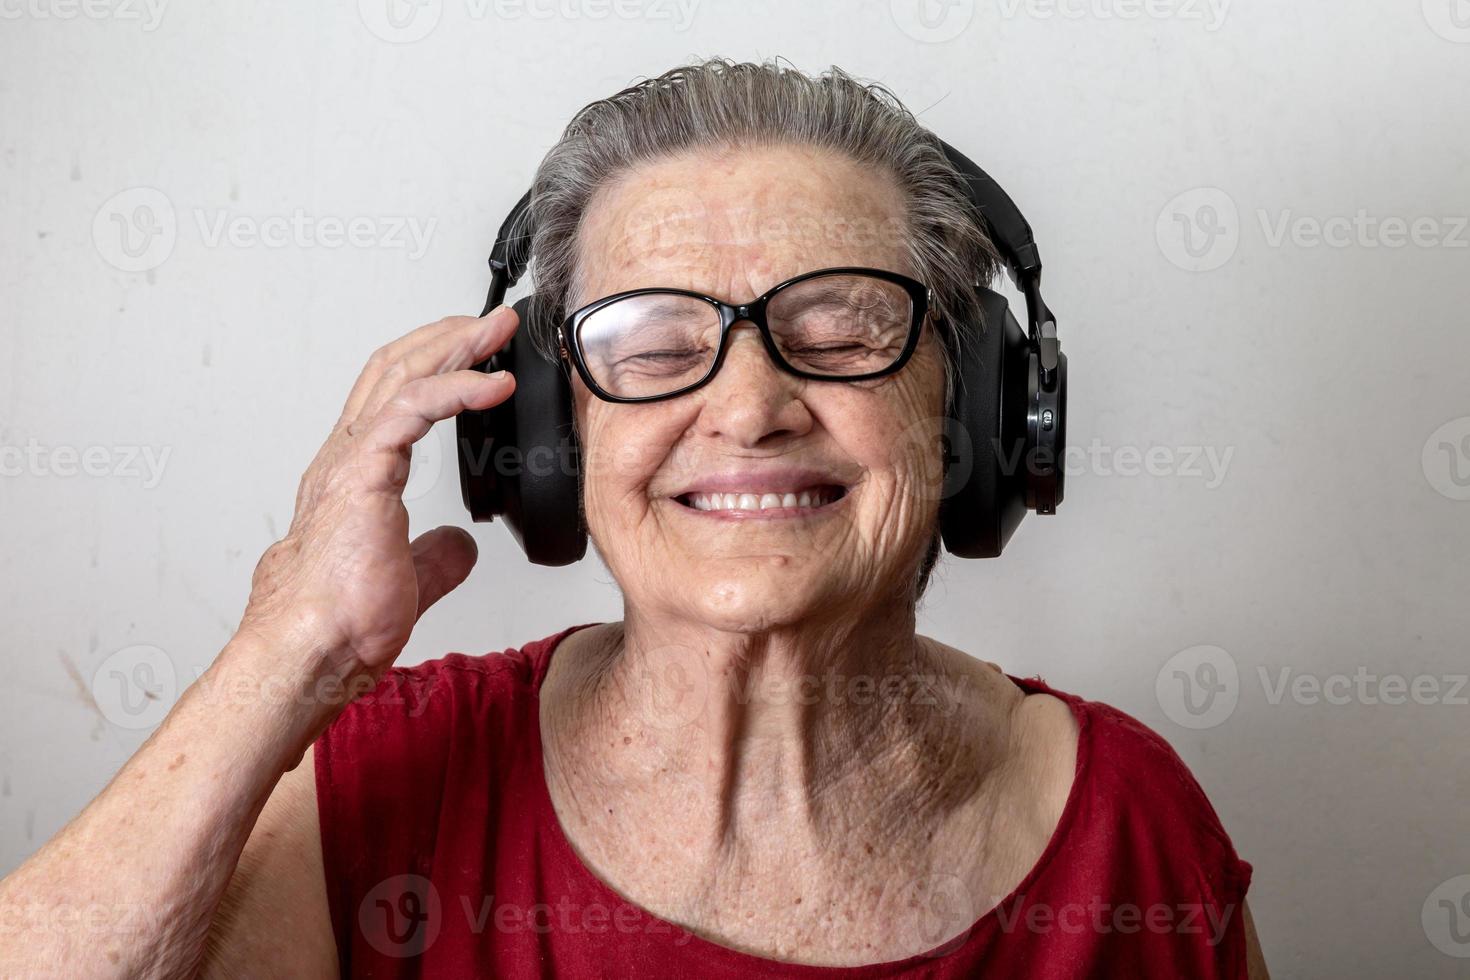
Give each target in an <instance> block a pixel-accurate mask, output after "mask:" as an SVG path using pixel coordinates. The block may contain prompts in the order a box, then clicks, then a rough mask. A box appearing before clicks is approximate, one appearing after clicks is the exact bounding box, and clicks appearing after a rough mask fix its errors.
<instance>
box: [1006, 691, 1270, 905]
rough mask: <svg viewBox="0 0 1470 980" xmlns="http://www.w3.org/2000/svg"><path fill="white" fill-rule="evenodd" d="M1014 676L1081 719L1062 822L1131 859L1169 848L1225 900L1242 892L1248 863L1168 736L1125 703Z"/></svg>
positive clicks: (1170, 855)
mask: <svg viewBox="0 0 1470 980" xmlns="http://www.w3.org/2000/svg"><path fill="white" fill-rule="evenodd" d="M1011 680H1012V681H1013V682H1014V683H1016V685H1017V686H1018V687H1020V688H1021V689H1022V690H1023V691H1024V692H1026V693H1027V694H1028V695H1033V694H1043V695H1050V696H1051V697H1053V698H1056V699H1058V700H1059V701H1061V702H1062V703H1064V704H1065V705H1066V706H1067V707H1068V708H1069V709H1070V710H1071V712H1072V715H1073V717H1074V718H1075V719H1076V722H1077V728H1078V735H1077V756H1076V774H1075V779H1074V788H1073V792H1072V794H1071V797H1070V798H1069V801H1068V807H1067V814H1066V817H1064V820H1065V819H1067V818H1071V819H1076V820H1080V819H1084V818H1085V819H1086V820H1087V821H1088V822H1089V823H1090V824H1091V827H1090V829H1091V830H1093V831H1094V832H1103V833H1105V835H1106V837H1105V840H1106V844H1107V846H1108V847H1109V848H1110V849H1113V850H1115V851H1117V852H1118V853H1121V854H1124V855H1126V856H1128V857H1127V859H1128V860H1138V859H1140V858H1142V856H1143V854H1144V853H1146V852H1152V853H1155V854H1157V853H1159V852H1160V851H1161V850H1163V851H1167V854H1168V862H1170V863H1172V864H1175V865H1178V866H1181V869H1180V870H1182V871H1183V873H1184V874H1188V873H1189V870H1190V868H1189V866H1192V870H1197V871H1199V872H1200V873H1201V876H1202V878H1203V880H1204V881H1205V882H1206V883H1207V884H1208V885H1209V887H1210V890H1211V891H1212V892H1213V893H1214V897H1216V898H1218V899H1219V900H1221V901H1225V902H1230V901H1233V900H1236V899H1238V898H1240V897H1243V896H1244V894H1245V890H1246V888H1247V887H1248V885H1249V883H1250V876H1251V866H1250V864H1249V863H1248V862H1246V861H1243V860H1241V858H1240V857H1239V855H1238V854H1237V853H1236V850H1235V845H1234V843H1233V842H1232V841H1231V838H1230V835H1229V834H1228V833H1227V832H1226V830H1225V826H1224V824H1223V823H1222V821H1221V820H1220V816H1219V814H1218V812H1217V811H1216V809H1215V807H1214V805H1213V804H1212V803H1211V802H1210V799H1209V797H1208V795H1207V794H1206V793H1205V791H1204V788H1203V786H1201V784H1200V782H1199V780H1198V778H1196V776H1195V774H1194V773H1193V772H1192V771H1191V770H1190V768H1189V766H1188V765H1187V764H1186V763H1185V762H1184V760H1183V758H1181V757H1180V755H1179V753H1178V751H1177V750H1176V749H1175V748H1174V746H1173V745H1172V744H1171V743H1170V742H1169V740H1168V739H1167V738H1165V737H1164V735H1162V734H1161V733H1159V732H1158V731H1156V730H1155V729H1153V728H1151V727H1149V726H1148V725H1147V724H1145V723H1144V722H1142V721H1140V720H1139V719H1138V718H1136V717H1135V716H1133V715H1131V714H1129V713H1128V712H1126V711H1124V710H1122V709H1121V708H1118V707H1115V706H1113V705H1111V704H1108V703H1106V702H1103V701H1095V700H1090V699H1088V698H1084V697H1082V696H1080V695H1077V694H1073V693H1071V692H1068V691H1063V690H1058V689H1056V688H1053V687H1051V686H1050V685H1049V684H1048V683H1046V682H1045V681H1044V680H1042V679H1041V678H1039V677H1031V678H1018V677H1012V678H1011ZM1070 829H1071V830H1073V831H1078V832H1084V833H1085V832H1086V830H1087V829H1089V828H1083V827H1079V826H1074V827H1072V828H1070Z"/></svg>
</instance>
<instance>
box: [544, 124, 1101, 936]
mask: <svg viewBox="0 0 1470 980" xmlns="http://www.w3.org/2000/svg"><path fill="white" fill-rule="evenodd" d="M903 217H904V211H903V201H902V198H901V195H900V192H899V190H898V188H897V184H896V183H895V182H894V181H892V179H891V178H890V177H889V176H888V175H886V174H882V173H878V172H874V171H872V170H870V169H866V168H864V167H862V166H860V165H858V164H857V163H855V162H853V161H851V160H848V159H846V158H844V157H842V156H839V155H835V154H832V153H830V152H827V151H822V150H818V149H813V148H809V147H791V146H776V147H765V148H748V149H744V150H740V151H735V152H724V151H719V150H710V149H704V150H701V151H698V152H693V153H686V154H683V155H678V156H673V157H669V158H666V159H663V160H660V161H657V162H654V163H649V164H643V165H640V166H638V167H636V168H634V169H633V170H631V171H630V172H628V173H626V174H624V175H623V176H622V177H621V178H620V179H618V180H616V181H614V182H612V183H610V184H608V185H606V186H604V187H603V188H601V189H600V190H599V191H598V193H597V194H596V195H594V198H593V201H592V203H591V206H590V207H589V209H588V212H587V214H586V217H585V219H584V223H583V226H582V228H581V233H580V237H579V242H578V244H579V251H580V257H581V261H580V269H579V283H578V286H577V288H576V289H575V295H573V296H572V297H571V300H570V304H569V305H570V308H572V309H575V308H576V307H578V306H580V305H583V304H585V303H587V302H591V301H592V300H595V299H597V298H600V297H603V296H606V295H609V294H611V293H615V292H619V291H622V290H626V289H634V288H639V287H646V286H670V287H676V288H684V289H692V290H697V291H699V292H703V293H707V294H709V295H712V296H716V297H719V298H721V299H724V300H726V301H727V302H732V303H741V302H745V301H748V300H751V299H753V298H754V297H756V296H757V295H759V294H761V293H762V292H764V291H766V290H767V289H769V288H770V287H771V286H773V285H775V284H776V283H778V282H780V281H782V280H784V279H787V278H790V277H791V276H795V275H799V274H801V273H804V272H808V271H811V270H814V269H819V268H829V267H835V266H867V267H875V268H880V269H888V270H892V271H895V272H900V273H904V274H907V275H910V276H912V275H914V270H913V269H912V268H911V267H910V265H909V263H908V259H907V256H906V252H905V249H904V245H903V242H902V240H901V237H900V236H899V235H898V234H897V233H896V231H897V230H901V229H902V226H903ZM574 394H575V401H576V418H577V425H578V428H579V433H580V436H581V441H582V446H583V454H584V455H583V462H584V474H585V480H584V501H585V507H586V512H587V522H588V526H589V530H590V533H591V537H592V541H593V544H594V546H595V547H596V549H597V552H598V554H599V555H600V556H601V558H602V560H603V561H604V562H605V563H606V564H607V566H608V568H609V569H610V570H611V572H612V574H613V576H614V578H615V579H616V581H617V584H618V585H619V587H620V588H621V590H622V592H623V598H624V618H623V620H622V621H621V622H618V623H609V624H607V625H605V626H602V627H596V628H592V629H588V630H583V631H580V632H578V633H576V634H573V635H572V636H571V637H569V638H568V639H567V640H565V641H563V643H562V645H561V647H560V648H559V649H558V651H557V655H556V656H555V657H554V658H553V659H552V664H551V667H550V669H549V671H548V673H547V677H546V679H545V681H544V684H543V687H542V691H541V728H542V739H543V742H544V744H545V749H546V778H547V783H548V787H549V789H550V792H551V795H552V799H553V802H554V804H555V806H556V810H557V814H558V817H559V819H560V821H561V823H562V826H563V828H564V830H565V831H566V833H567V835H568V837H569V838H570V839H571V840H572V842H573V844H574V846H575V847H576V849H577V851H578V853H579V854H580V855H581V856H582V857H583V859H584V860H585V861H586V863H587V864H588V866H589V867H590V868H591V869H592V870H593V871H594V873H597V874H600V875H601V876H602V877H603V878H604V879H605V880H607V881H608V882H610V883H611V884H612V885H613V886H614V887H615V888H616V889H617V890H618V891H620V892H621V893H622V894H624V895H626V896H628V897H629V898H630V899H631V900H633V901H635V902H637V903H638V904H640V905H642V906H643V907H645V908H647V909H649V910H650V911H652V912H654V913H655V914H657V915H661V916H663V917H664V918H667V919H670V920H672V921H675V922H678V923H680V924H682V925H685V926H686V927H688V928H690V929H692V930H694V931H695V932H698V933H700V934H702V935H705V936H707V937H709V938H712V939H714V940H716V941H718V942H722V943H724V944H726V945H730V946H733V947H735V948H739V949H744V950H747V951H751V952H756V953H759V954H762V955H767V956H772V957H775V958H782V959H795V960H800V961H802V962H808V963H817V964H828V965H838V964H855V963H871V962H878V961H881V960H885V959H897V958H901V957H904V956H908V955H912V954H915V953H919V952H923V951H925V950H927V949H931V948H933V947H934V946H936V945H938V944H939V943H940V942H941V941H943V940H945V939H947V938H949V937H950V936H951V935H953V934H955V933H957V932H959V931H960V930H961V929H963V928H964V927H966V926H968V925H969V924H970V923H972V922H973V921H974V919H975V918H978V916H979V914H981V913H982V912H984V911H985V910H987V909H988V908H989V907H990V905H991V904H993V901H994V900H995V899H998V898H999V897H1000V896H1001V895H1004V894H1005V893H1006V892H1008V891H1009V889H1010V888H1011V887H1012V886H1014V884H1015V883H1016V882H1017V881H1019V879H1020V878H1021V877H1022V876H1023V875H1024V873H1025V872H1026V870H1028V869H1029V867H1030V866H1031V864H1032V863H1034V861H1035V860H1036V857H1037V856H1039V854H1040V852H1041V850H1042V849H1043V847H1044V846H1045V843H1046V841H1047V839H1048V838H1049V836H1050V832H1051V828H1052V827H1054V826H1055V824H1056V819H1057V817H1058V816H1059V814H1060V810H1061V806H1062V803H1063V802H1064V799H1065V797H1066V793H1067V790H1068V789H1069V788H1070V785H1071V774H1072V758H1073V756H1072V754H1071V753H1072V751H1073V749H1074V748H1075V732H1074V731H1073V728H1072V725H1073V723H1072V719H1071V716H1070V713H1069V712H1068V710H1067V708H1066V707H1065V706H1064V705H1062V703H1061V702H1059V701H1057V700H1056V699H1053V698H1047V697H1044V696H1034V697H1029V698H1028V697H1024V696H1023V695H1022V694H1021V693H1020V692H1019V690H1018V689H1017V688H1016V687H1015V686H1014V685H1012V684H1010V682H1009V681H1008V680H1006V679H1005V678H1004V675H1003V673H1002V672H1001V671H1000V670H999V669H997V668H995V667H994V665H991V664H985V663H983V662H980V661H977V660H975V659H974V658H972V657H971V656H969V655H967V654H965V653H964V652H962V651H959V650H956V649H954V648H952V647H948V646H946V645H944V644H942V643H938V642H937V641H934V640H932V639H929V638H928V637H922V636H918V635H917V634H916V633H915V619H914V610H913V609H912V607H911V605H910V604H909V603H908V602H907V601H906V600H905V596H906V595H907V590H908V588H909V584H910V583H911V582H912V579H913V576H914V574H915V571H916V569H917V568H918V565H919V563H920V561H921V559H922V557H923V553H924V550H925V548H926V547H927V545H928V542H929V539H930V535H931V533H932V528H933V526H934V521H935V519H936V516H937V511H938V506H939V498H938V495H937V493H936V492H935V490H936V487H935V478H936V474H937V473H938V468H937V465H936V464H937V461H938V456H939V450H938V442H937V438H936V437H937V419H938V416H939V415H940V414H941V412H942V408H943V395H944V373H943V362H942V359H941V356H940V352H939V348H938V340H937V338H936V337H935V335H934V333H933V324H932V321H931V322H930V323H927V324H926V325H925V329H924V332H923V334H922V339H921V341H920V344H919V346H918V348H917V349H916V351H915V353H914V355H913V357H912V358H911V359H910V361H909V362H908V363H907V365H906V366H905V367H904V369H903V370H901V371H899V372H898V373H897V374H894V375H890V376H888V377H886V378H880V379H876V380H872V381H867V382H860V383H838V382H820V381H807V380H804V379H801V378H797V377H794V376H792V375H789V374H786V373H785V372H783V371H781V370H780V369H779V368H777V367H776V365H775V364H774V363H772V362H771V360H770V359H769V357H768V355H767V353H766V351H765V348H764V346H763V345H762V343H761V340H760V337H759V335H758V333H757V331H756V330H755V329H754V327H753V326H752V325H750V324H744V323H742V324H737V325H736V326H735V329H734V331H733V333H732V335H731V339H730V346H729V348H728V351H727V354H726V358H725V362H724V364H723V366H722V368H721V370H720V373H719V374H718V375H717V376H716V377H715V378H714V379H713V380H712V381H711V382H710V383H709V384H707V385H706V386H705V387H703V388H701V389H699V390H698V391H695V392H692V393H690V394H687V395H683V396H680V397H678V398H674V399H669V400H666V401H662V402H653V403H648V404H642V405H624V404H610V403H607V402H603V401H601V400H600V399H597V398H596V397H594V396H593V395H592V394H591V392H589V391H588V390H587V388H586V387H585V386H584V385H583V384H582V383H581V380H580V378H578V379H576V380H575V381H574ZM742 464H743V465H747V466H760V465H771V464H788V465H794V466H814V467H818V468H822V469H825V470H828V471H830V472H832V473H833V474H835V475H836V476H837V478H838V482H841V483H844V484H848V485H850V490H849V492H848V496H847V498H846V499H844V500H843V501H840V502H839V503H840V505H841V507H840V509H838V510H836V511H835V512H834V513H833V514H832V515H831V516H828V517H825V518H822V519H815V518H814V519H809V520H792V521H769V522H745V521H741V522H733V521H732V522H722V521H717V520H710V519H707V518H703V517H699V516H697V515H694V514H692V513H691V512H689V511H687V510H686V509H685V508H684V506H683V505H682V504H680V503H678V502H677V501H674V500H672V499H669V498H670V495H671V494H675V493H678V492H679V491H682V490H683V489H685V488H686V487H687V486H688V485H689V483H690V482H691V480H692V479H693V478H697V477H698V476H700V475H702V474H705V473H709V472H712V471H716V470H722V469H727V468H736V467H738V466H740V465H742ZM889 676H893V677H898V678H902V679H903V683H904V685H906V686H904V687H902V688H901V690H902V691H903V692H904V695H903V696H898V697H895V696H891V695H890V696H886V697H884V698H875V697H873V696H871V691H872V688H871V687H870V688H867V689H866V690H867V691H868V692H869V693H868V694H867V695H863V694H862V693H861V692H860V691H859V690H858V689H856V688H852V687H842V686H841V685H842V683H843V682H844V680H851V679H853V678H861V679H864V680H866V681H868V682H873V683H874V684H876V682H878V681H880V680H882V679H883V678H885V677H889ZM916 677H918V678H921V679H922V684H915V683H914V680H915V678H916ZM834 681H835V682H836V683H837V685H838V686H837V687H835V688H834V687H830V686H828V685H830V684H832V683H833V682H834ZM920 688H923V689H931V688H932V689H934V690H939V691H942V692H947V693H946V694H945V696H943V697H942V698H940V699H939V702H938V704H936V703H935V702H934V701H926V700H924V699H921V698H918V697H915V696H913V695H914V693H915V691H917V690H918V689H920ZM832 691H836V692H837V693H836V694H835V695H834V694H832V693H830V692H832ZM936 905H942V906H943V907H945V908H947V909H951V910H954V912H955V915H956V918H955V920H954V921H953V922H947V923H941V926H940V928H941V929H942V930H947V931H945V932H944V934H943V935H931V934H930V932H929V931H928V930H930V929H931V928H932V924H930V925H923V924H922V923H919V922H918V919H920V918H922V917H923V916H922V914H921V913H922V912H923V910H925V909H932V908H934V907H936ZM916 917H917V918H916Z"/></svg>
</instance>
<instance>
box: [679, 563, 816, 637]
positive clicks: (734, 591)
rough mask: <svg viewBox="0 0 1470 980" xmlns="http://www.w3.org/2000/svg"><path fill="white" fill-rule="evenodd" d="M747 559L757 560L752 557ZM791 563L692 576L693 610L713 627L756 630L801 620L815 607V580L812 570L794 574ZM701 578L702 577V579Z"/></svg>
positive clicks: (705, 622) (750, 631) (743, 630)
mask: <svg viewBox="0 0 1470 980" xmlns="http://www.w3.org/2000/svg"><path fill="white" fill-rule="evenodd" d="M744 562H750V563H752V564H754V561H753V560H752V559H744ZM792 571H794V570H793V569H792V568H791V563H790V562H789V561H786V562H785V563H784V564H783V565H780V566H777V567H774V568H766V569H761V568H749V569H747V574H744V575H738V574H737V575H731V574H728V571H727V573H725V574H720V575H716V576H711V577H708V578H703V577H701V576H691V578H692V579H693V581H691V582H690V585H691V588H690V590H689V593H688V595H691V596H693V597H694V605H693V608H692V609H691V610H690V612H691V614H692V615H693V616H694V618H696V619H697V620H698V621H699V622H701V623H703V624H705V625H707V626H709V627H710V628H712V629H718V630H723V631H725V632H731V633H755V632H760V631H762V630H768V629H773V628H777V627H780V626H785V625H791V624H796V623H801V622H803V621H805V620H807V619H808V618H809V617H810V614H811V613H812V611H813V610H814V608H815V601H814V600H815V596H816V592H817V589H816V588H815V585H816V583H814V582H813V581H812V579H811V576H810V574H809V573H805V574H801V575H794V574H791V572H792ZM701 579H702V580H701Z"/></svg>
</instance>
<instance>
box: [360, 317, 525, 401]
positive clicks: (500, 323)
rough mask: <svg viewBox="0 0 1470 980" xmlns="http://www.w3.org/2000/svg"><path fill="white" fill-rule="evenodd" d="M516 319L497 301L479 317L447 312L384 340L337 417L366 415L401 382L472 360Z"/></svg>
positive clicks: (496, 343) (495, 344) (496, 345)
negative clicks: (392, 339) (384, 344)
mask: <svg viewBox="0 0 1470 980" xmlns="http://www.w3.org/2000/svg"><path fill="white" fill-rule="evenodd" d="M517 321H518V318H517V316H516V314H515V311H514V310H512V309H511V308H510V307H508V306H501V307H497V308H496V309H494V310H492V311H491V312H490V313H489V314H487V315H486V316H483V317H448V318H446V319H444V320H441V321H439V323H436V324H430V325H429V327H421V328H419V329H418V330H415V331H414V332H413V333H410V334H409V335H408V336H406V337H404V338H402V340H401V341H396V342H394V343H393V344H389V345H388V346H387V347H384V348H382V349H381V350H380V351H378V352H377V353H375V354H374V355H373V357H372V358H371V359H370V360H369V361H368V367H367V368H365V369H364V370H363V373H362V376H361V377H360V378H359V379H358V385H355V386H354V388H353V394H352V395H351V396H349V398H348V405H347V408H346V410H344V412H343V419H344V420H345V421H346V422H348V423H352V422H355V421H357V420H359V419H371V418H373V417H374V416H376V415H377V414H379V412H381V411H382V409H383V407H384V406H385V405H386V404H387V403H388V402H389V401H390V400H391V399H392V398H393V397H394V396H395V395H396V394H397V393H398V391H399V390H401V389H402V388H403V387H404V386H405V385H408V384H410V383H412V382H414V381H417V380H418V379H420V378H425V377H431V376H434V375H438V374H444V373H447V372H450V371H458V370H461V369H463V368H467V367H470V366H471V365H473V364H478V363H479V362H481V361H483V360H485V359H486V358H488V357H489V356H490V355H491V354H494V353H495V352H496V351H498V350H499V349H500V348H501V347H503V346H505V343H506V341H508V340H509V339H510V338H511V336H512V335H513V334H514V333H515V330H516V328H517V326H518V322H517ZM349 412H350V413H351V414H348V413H349ZM356 428H357V427H356V426H354V430H355V429H356Z"/></svg>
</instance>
